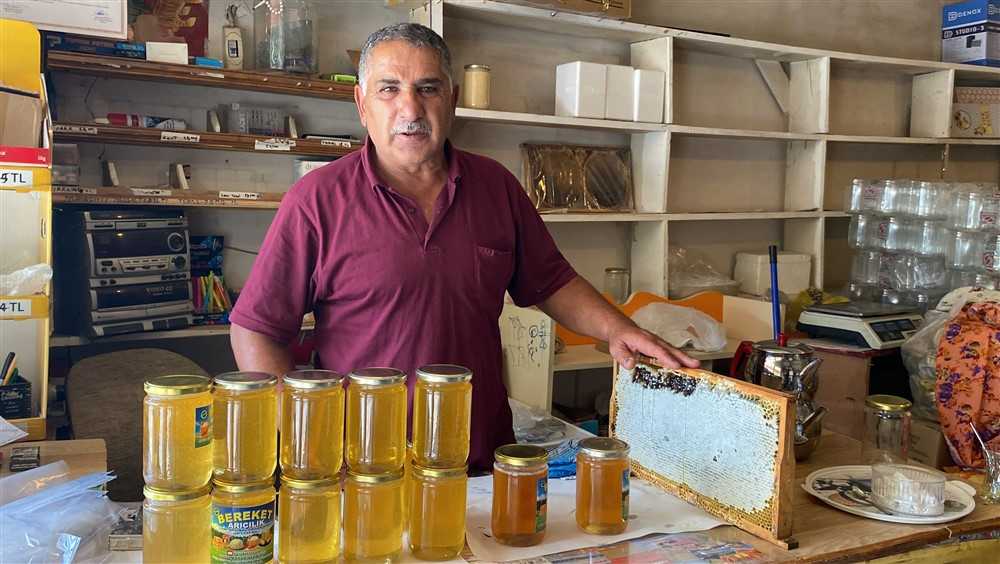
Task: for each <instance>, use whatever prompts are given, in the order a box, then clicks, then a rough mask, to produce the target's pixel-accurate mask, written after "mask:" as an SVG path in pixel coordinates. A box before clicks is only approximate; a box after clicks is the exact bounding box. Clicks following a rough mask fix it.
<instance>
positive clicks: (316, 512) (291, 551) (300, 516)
mask: <svg viewBox="0 0 1000 564" xmlns="http://www.w3.org/2000/svg"><path fill="white" fill-rule="evenodd" d="M338 556H340V480H339V479H334V480H317V481H303V480H293V479H290V478H288V477H286V476H284V475H282V476H281V488H280V489H279V490H278V562H282V563H300V562H301V563H311V562H334V561H336V560H337V557H338Z"/></svg>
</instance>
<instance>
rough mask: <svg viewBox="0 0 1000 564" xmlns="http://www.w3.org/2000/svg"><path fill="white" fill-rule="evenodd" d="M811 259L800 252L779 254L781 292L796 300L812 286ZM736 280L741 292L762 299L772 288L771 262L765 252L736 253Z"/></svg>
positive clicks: (780, 252) (734, 275)
mask: <svg viewBox="0 0 1000 564" xmlns="http://www.w3.org/2000/svg"><path fill="white" fill-rule="evenodd" d="M811 266H812V257H810V256H809V255H804V254H800V253H790V252H786V251H778V289H779V290H781V291H782V292H784V293H785V294H787V295H788V297H790V298H794V297H795V296H797V295H798V293H799V292H801V291H802V290H805V289H806V288H808V287H809V271H810V268H811ZM733 278H735V279H736V280H738V281H739V283H740V291H741V292H745V293H747V294H753V295H755V296H762V295H764V292H765V291H766V290H767V289H768V288H770V287H771V260H770V257H769V255H768V254H767V253H766V252H759V253H736V270H735V271H734V272H733Z"/></svg>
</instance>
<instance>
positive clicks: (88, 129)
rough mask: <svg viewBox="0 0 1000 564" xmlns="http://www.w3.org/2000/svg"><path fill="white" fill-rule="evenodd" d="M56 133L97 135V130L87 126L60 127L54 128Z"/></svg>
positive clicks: (57, 125)
mask: <svg viewBox="0 0 1000 564" xmlns="http://www.w3.org/2000/svg"><path fill="white" fill-rule="evenodd" d="M52 131H54V132H55V133H86V134H87V135H97V128H96V127H90V126H86V125H59V124H56V125H54V126H52Z"/></svg>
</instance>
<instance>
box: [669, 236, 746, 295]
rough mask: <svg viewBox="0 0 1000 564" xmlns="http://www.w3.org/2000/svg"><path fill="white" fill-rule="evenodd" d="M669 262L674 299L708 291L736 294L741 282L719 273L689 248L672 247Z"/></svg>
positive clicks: (671, 293) (670, 290)
mask: <svg viewBox="0 0 1000 564" xmlns="http://www.w3.org/2000/svg"><path fill="white" fill-rule="evenodd" d="M667 263H668V264H669V266H670V282H669V294H670V296H669V297H670V299H672V300H679V299H681V298H686V297H688V296H690V295H692V294H697V293H698V292H708V291H715V292H722V293H723V294H729V295H731V296H735V295H736V292H737V290H739V287H740V283H739V282H737V281H736V280H733V279H732V278H729V277H728V276H723V275H722V274H719V273H718V272H716V270H715V269H714V268H712V267H711V266H710V265H709V264H708V263H707V262H705V261H704V260H702V259H700V258H697V257H695V256H692V255H691V253H689V252H688V251H687V249H684V248H676V249H672V250H671V251H670V256H668V257H667Z"/></svg>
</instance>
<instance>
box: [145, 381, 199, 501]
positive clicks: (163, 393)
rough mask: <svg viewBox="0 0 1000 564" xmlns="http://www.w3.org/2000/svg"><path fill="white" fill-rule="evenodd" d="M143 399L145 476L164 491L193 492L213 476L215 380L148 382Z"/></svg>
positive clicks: (150, 484) (151, 485)
mask: <svg viewBox="0 0 1000 564" xmlns="http://www.w3.org/2000/svg"><path fill="white" fill-rule="evenodd" d="M143 387H144V388H145V390H146V397H145V399H144V400H143V402H142V420H143V426H142V478H143V480H144V481H145V483H146V485H147V486H149V487H151V488H155V489H157V490H160V491H172V492H178V491H179V492H190V491H193V490H197V489H199V488H201V487H204V486H205V485H206V484H208V482H209V480H211V478H212V436H213V433H212V394H211V389H212V380H211V379H209V378H207V377H205V376H188V375H176V376H160V377H157V378H153V379H151V380H147V381H146V382H145V383H144V385H143Z"/></svg>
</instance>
